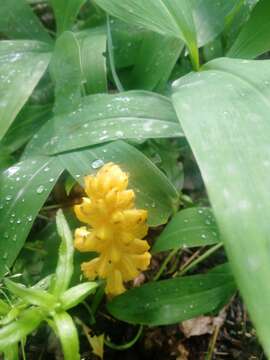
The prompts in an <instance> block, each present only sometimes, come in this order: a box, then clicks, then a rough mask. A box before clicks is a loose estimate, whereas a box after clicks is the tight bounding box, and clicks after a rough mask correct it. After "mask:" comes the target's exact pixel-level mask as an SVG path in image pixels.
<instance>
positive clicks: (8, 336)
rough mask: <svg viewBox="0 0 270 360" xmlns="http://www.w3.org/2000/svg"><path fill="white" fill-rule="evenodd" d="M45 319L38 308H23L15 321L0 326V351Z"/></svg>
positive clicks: (28, 332) (17, 340)
mask: <svg viewBox="0 0 270 360" xmlns="http://www.w3.org/2000/svg"><path fill="white" fill-rule="evenodd" d="M44 319H45V316H44V314H43V313H42V311H41V310H39V309H38V308H34V307H33V308H30V309H27V310H23V311H22V312H21V313H20V315H19V317H18V318H17V319H16V321H13V322H12V323H10V324H8V325H6V326H3V327H2V328H0V351H3V350H4V351H5V350H6V349H7V348H8V347H9V346H11V345H14V344H16V343H18V342H19V341H20V340H23V339H24V338H25V337H26V336H27V335H29V334H30V333H32V332H33V331H34V330H35V329H36V328H37V327H38V326H39V324H40V323H41V322H42V321H43V320H44Z"/></svg>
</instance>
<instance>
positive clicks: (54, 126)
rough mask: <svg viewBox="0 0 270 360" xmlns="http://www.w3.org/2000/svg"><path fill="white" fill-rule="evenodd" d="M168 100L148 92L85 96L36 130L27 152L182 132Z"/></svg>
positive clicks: (52, 152)
mask: <svg viewBox="0 0 270 360" xmlns="http://www.w3.org/2000/svg"><path fill="white" fill-rule="evenodd" d="M176 121H177V118H176V115H175V112H174V109H173V107H172V104H171V102H170V100H169V99H168V98H166V97H164V96H161V95H157V94H154V93H150V92H143V91H130V92H125V93H120V94H117V95H106V94H103V95H92V96H89V97H86V98H85V99H84V101H83V103H82V106H81V107H79V108H78V109H77V110H76V111H73V112H72V113H70V114H68V115H67V114H65V115H62V116H58V117H55V118H54V119H52V120H51V121H49V122H48V123H47V124H45V125H44V126H43V128H42V129H41V130H40V131H39V132H38V133H37V134H36V136H35V137H34V138H33V140H32V141H31V143H30V144H29V145H28V147H27V149H26V154H31V153H34V152H43V153H46V154H56V153H60V152H64V151H69V150H73V149H77V148H82V147H86V146H90V145H96V144H99V143H104V142H108V141H111V140H117V139H125V138H136V139H138V138H139V139H147V138H164V137H179V136H182V131H181V128H180V126H179V123H178V122H176Z"/></svg>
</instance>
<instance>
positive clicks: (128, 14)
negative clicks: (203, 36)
mask: <svg viewBox="0 0 270 360" xmlns="http://www.w3.org/2000/svg"><path fill="white" fill-rule="evenodd" d="M95 2H96V3H97V4H98V5H99V6H100V7H101V8H103V9H104V10H105V11H107V12H108V13H109V14H111V15H113V16H115V17H118V18H119V19H121V20H123V21H125V22H128V23H131V24H134V25H138V26H144V27H146V28H147V29H149V30H151V31H154V32H158V33H160V34H162V35H167V36H171V37H176V38H179V39H181V40H183V41H184V42H185V43H186V45H187V46H188V48H189V50H190V53H191V54H192V57H193V60H194V64H195V66H196V67H197V66H198V64H199V59H198V50H197V40H196V30H195V25H194V21H193V16H192V5H191V3H190V0H181V1H177V0H148V1H147V2H145V1H143V0H126V1H119V0H95Z"/></svg>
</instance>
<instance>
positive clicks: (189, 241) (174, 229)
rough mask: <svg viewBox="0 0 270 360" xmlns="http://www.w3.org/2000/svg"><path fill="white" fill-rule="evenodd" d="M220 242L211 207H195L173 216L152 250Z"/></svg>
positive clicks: (157, 250)
mask: <svg viewBox="0 0 270 360" xmlns="http://www.w3.org/2000/svg"><path fill="white" fill-rule="evenodd" d="M218 242H220V238H219V232H218V228H217V225H216V222H215V219H214V217H213V214H212V211H211V209H209V208H203V207H194V208H188V209H185V210H181V211H179V212H178V213H177V214H176V215H175V216H174V217H173V218H172V220H171V221H170V222H169V223H168V225H167V226H166V227H165V229H164V230H163V232H162V233H161V235H160V236H159V237H158V239H157V240H156V241H155V244H154V246H153V248H152V251H153V252H154V253H156V252H159V251H167V250H171V249H179V248H181V247H196V246H205V245H212V244H216V243H218Z"/></svg>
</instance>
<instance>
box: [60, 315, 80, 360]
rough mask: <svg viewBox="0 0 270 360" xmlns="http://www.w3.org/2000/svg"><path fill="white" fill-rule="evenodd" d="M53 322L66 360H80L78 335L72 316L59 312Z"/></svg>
mask: <svg viewBox="0 0 270 360" xmlns="http://www.w3.org/2000/svg"><path fill="white" fill-rule="evenodd" d="M53 320H54V323H55V326H56V331H57V335H58V337H59V339H60V342H61V345H62V350H63V355H64V358H65V360H80V354H79V339H78V333H77V329H76V326H75V324H74V322H73V320H72V318H71V316H70V315H69V314H68V313H66V312H59V313H56V314H55V315H54V318H53Z"/></svg>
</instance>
